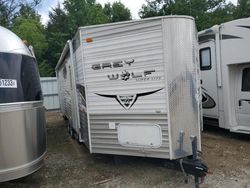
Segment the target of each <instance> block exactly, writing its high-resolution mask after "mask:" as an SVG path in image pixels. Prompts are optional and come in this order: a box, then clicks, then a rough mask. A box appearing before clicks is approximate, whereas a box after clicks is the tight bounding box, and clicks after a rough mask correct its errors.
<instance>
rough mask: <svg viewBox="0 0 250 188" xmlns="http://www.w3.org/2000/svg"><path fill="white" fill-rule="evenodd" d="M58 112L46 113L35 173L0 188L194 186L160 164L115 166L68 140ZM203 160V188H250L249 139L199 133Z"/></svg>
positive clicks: (127, 160) (131, 161)
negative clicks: (42, 151) (44, 148)
mask: <svg viewBox="0 0 250 188" xmlns="http://www.w3.org/2000/svg"><path fill="white" fill-rule="evenodd" d="M66 123H67V122H65V121H63V119H62V117H61V115H60V114H59V113H51V112H50V113H47V132H48V152H47V156H46V159H45V164H44V166H43V168H42V169H40V170H39V171H37V172H36V173H34V174H32V175H30V176H27V177H25V178H21V179H18V180H14V181H9V182H5V183H0V188H4V187H7V188H9V187H10V188H16V187H18V188H19V187H20V188H29V187H31V188H36V187H41V188H43V187H46V188H50V187H51V188H57V187H60V188H61V187H76V188H77V187H79V188H80V187H81V188H84V187H94V188H95V187H98V188H99V187H100V188H125V187H129V188H145V187H146V188H163V187H164V188H166V187H194V183H193V178H192V177H189V178H188V179H189V181H188V183H187V184H186V183H185V182H184V176H183V174H182V173H181V172H178V171H175V170H171V169H168V168H166V167H164V166H163V165H162V160H159V159H150V158H137V157H122V160H121V162H120V163H118V164H117V163H114V160H113V157H112V156H108V155H90V154H89V152H88V150H87V149H86V148H85V147H84V146H83V145H79V144H77V142H76V141H74V140H72V139H71V138H70V137H69V136H68V134H67V129H66ZM202 152H203V154H202V158H203V160H204V161H205V162H206V163H207V165H208V166H209V168H210V171H212V174H210V175H208V176H207V177H206V178H205V180H204V182H203V184H202V185H201V187H202V188H210V187H211V188H216V187H218V188H219V187H221V188H224V187H225V188H227V187H228V188H238V187H239V188H241V187H243V188H250V136H249V135H243V134H233V133H229V132H228V131H225V130H221V129H218V128H211V127H210V128H207V129H206V130H205V131H204V132H203V133H202Z"/></svg>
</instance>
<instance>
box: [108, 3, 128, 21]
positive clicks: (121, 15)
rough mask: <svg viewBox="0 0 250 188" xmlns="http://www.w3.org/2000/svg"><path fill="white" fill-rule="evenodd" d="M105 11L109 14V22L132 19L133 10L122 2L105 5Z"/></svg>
mask: <svg viewBox="0 0 250 188" xmlns="http://www.w3.org/2000/svg"><path fill="white" fill-rule="evenodd" d="M104 13H105V15H107V17H108V20H109V22H120V21H126V20H131V12H130V10H129V9H128V8H126V7H125V6H124V4H122V3H121V2H114V3H113V4H110V3H106V4H105V5H104Z"/></svg>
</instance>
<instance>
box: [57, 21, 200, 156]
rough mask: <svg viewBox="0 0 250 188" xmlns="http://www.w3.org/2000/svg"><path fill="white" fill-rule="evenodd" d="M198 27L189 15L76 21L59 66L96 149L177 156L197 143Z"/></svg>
mask: <svg viewBox="0 0 250 188" xmlns="http://www.w3.org/2000/svg"><path fill="white" fill-rule="evenodd" d="M196 34H197V33H196V28H195V23H194V19H193V18H191V17H187V16H166V17H157V18H150V19H144V20H136V21H128V22H121V23H113V24H105V25H96V26H88V27H81V28H79V29H78V32H77V34H76V35H75V37H74V39H73V40H72V42H71V41H68V43H67V44H66V46H65V48H64V50H63V52H62V55H61V58H60V60H59V62H58V64H57V67H56V72H57V77H58V84H59V96H60V104H61V109H62V112H63V114H64V115H66V116H67V117H68V119H70V122H71V123H70V130H71V131H72V132H74V133H75V135H76V136H77V139H78V141H80V142H84V143H85V144H86V146H87V147H88V148H89V150H90V152H91V153H102V154H114V155H131V156H143V157H156V158H164V159H179V158H184V157H186V156H190V155H192V144H191V139H190V137H196V138H197V140H198V149H199V150H200V149H201V145H200V122H201V118H200V115H201V109H200V108H201V104H200V99H201V97H200V96H201V94H200V93H201V92H200V87H199V86H200V81H199V65H198V41H197V35H196ZM70 96H71V97H73V98H71V99H69V98H70ZM68 97H69V98H68ZM75 104H78V105H75ZM67 108H69V109H71V110H69V109H67ZM73 108H74V110H73ZM68 112H69V113H68ZM75 113H76V114H75ZM72 123H73V124H72Z"/></svg>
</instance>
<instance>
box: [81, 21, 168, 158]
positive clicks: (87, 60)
mask: <svg viewBox="0 0 250 188" xmlns="http://www.w3.org/2000/svg"><path fill="white" fill-rule="evenodd" d="M81 32H82V38H83V41H82V42H83V51H84V69H85V79H86V87H87V88H86V92H87V93H86V94H87V98H88V112H89V123H90V125H89V126H90V135H91V142H92V152H93V153H106V154H118V155H134V156H147V157H159V158H169V137H168V124H167V122H168V120H167V109H166V106H167V101H166V97H165V96H166V93H165V92H166V91H165V74H164V68H163V49H162V22H161V19H159V20H153V21H152V20H147V21H141V22H135V23H133V22H132V23H126V24H121V25H111V26H107V27H101V28H98V27H97V28H89V29H84V28H83V29H82V31H81ZM86 38H92V39H93V42H92V43H86V42H85V40H84V39H86ZM131 59H134V61H135V62H134V63H133V65H131V66H128V65H127V66H126V65H125V64H124V65H123V67H119V68H105V69H102V70H93V68H92V66H93V64H102V63H109V62H117V61H125V60H131ZM125 70H126V71H128V72H130V73H132V72H134V73H138V74H142V75H143V74H144V71H150V70H154V72H152V73H151V74H150V75H149V80H147V78H146V79H141V78H140V79H135V78H133V79H131V77H130V79H128V80H127V81H124V80H121V79H120V78H119V79H117V80H115V79H114V80H109V78H108V76H107V75H110V76H111V75H112V74H114V75H116V74H122V72H124V71H125ZM143 77H144V76H143ZM153 78H155V80H154V79H153ZM158 89H162V90H160V91H158V92H156V93H154V94H152V95H148V96H143V97H140V98H138V99H137V101H136V102H135V103H134V105H133V106H132V107H131V108H130V109H124V108H123V106H122V105H120V104H119V103H118V102H117V100H115V99H114V98H105V97H101V96H98V95H97V93H98V94H105V95H117V96H122V95H132V96H135V95H136V94H138V93H145V92H150V91H154V90H158ZM109 122H116V123H118V124H119V123H124V122H126V123H128V122H129V123H137V122H140V123H152V124H159V125H160V126H161V128H162V140H163V143H162V146H161V147H160V148H156V149H146V148H139V149H138V148H133V147H124V146H121V145H120V144H119V142H118V135H117V129H109V127H108V124H109ZM142 136H143V135H142Z"/></svg>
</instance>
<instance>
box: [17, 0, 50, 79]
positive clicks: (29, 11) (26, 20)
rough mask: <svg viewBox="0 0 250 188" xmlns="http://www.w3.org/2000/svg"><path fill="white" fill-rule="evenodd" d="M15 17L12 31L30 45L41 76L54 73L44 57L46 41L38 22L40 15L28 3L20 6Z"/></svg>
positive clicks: (41, 26) (42, 28)
mask: <svg viewBox="0 0 250 188" xmlns="http://www.w3.org/2000/svg"><path fill="white" fill-rule="evenodd" d="M17 15H18V16H17V17H16V18H15V19H14V20H13V21H12V31H13V32H14V33H16V34H17V35H18V36H19V37H20V38H21V39H23V40H26V41H27V42H28V45H32V46H33V49H34V52H35V55H36V59H37V62H38V66H39V71H40V75H41V76H51V75H53V73H54V70H53V68H52V66H50V65H49V64H48V63H47V61H46V59H45V51H46V49H47V48H48V43H47V40H46V37H45V30H44V27H43V25H42V24H41V22H40V15H38V14H37V13H36V11H35V10H34V8H33V7H31V6H29V5H28V4H25V5H24V4H22V5H21V6H20V9H19V12H18V13H17Z"/></svg>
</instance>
